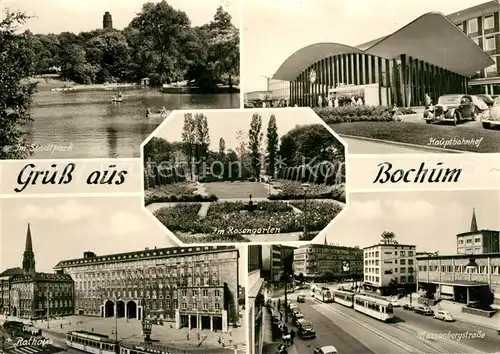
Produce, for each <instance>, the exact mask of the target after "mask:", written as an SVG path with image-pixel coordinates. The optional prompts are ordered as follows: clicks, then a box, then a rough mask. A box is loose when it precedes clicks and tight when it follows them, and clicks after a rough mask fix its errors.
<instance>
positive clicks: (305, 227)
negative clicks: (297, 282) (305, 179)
mask: <svg viewBox="0 0 500 354" xmlns="http://www.w3.org/2000/svg"><path fill="white" fill-rule="evenodd" d="M308 188H309V184H308V183H302V189H303V190H304V231H303V233H304V236H303V237H304V239H307V189H308Z"/></svg>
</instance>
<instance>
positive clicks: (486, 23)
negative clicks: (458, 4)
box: [457, 14, 495, 34]
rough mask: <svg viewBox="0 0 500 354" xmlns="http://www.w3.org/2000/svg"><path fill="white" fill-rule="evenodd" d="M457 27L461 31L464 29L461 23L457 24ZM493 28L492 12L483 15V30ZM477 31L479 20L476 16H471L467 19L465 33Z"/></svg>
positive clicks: (493, 17) (493, 18)
mask: <svg viewBox="0 0 500 354" xmlns="http://www.w3.org/2000/svg"><path fill="white" fill-rule="evenodd" d="M457 27H458V28H460V29H461V30H462V31H463V30H464V26H463V24H461V23H460V24H458V25H457ZM494 28H495V16H494V15H493V14H491V15H488V16H484V18H483V30H484V31H486V30H490V29H494ZM477 32H479V21H478V18H477V17H476V18H472V19H470V20H468V21H467V34H473V33H477Z"/></svg>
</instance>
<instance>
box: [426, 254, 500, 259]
mask: <svg viewBox="0 0 500 354" xmlns="http://www.w3.org/2000/svg"><path fill="white" fill-rule="evenodd" d="M495 257H496V258H500V253H482V254H447V255H438V256H417V260H432V259H454V258H458V259H470V258H474V259H479V258H495Z"/></svg>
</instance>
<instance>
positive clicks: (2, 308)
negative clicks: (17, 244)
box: [0, 267, 24, 315]
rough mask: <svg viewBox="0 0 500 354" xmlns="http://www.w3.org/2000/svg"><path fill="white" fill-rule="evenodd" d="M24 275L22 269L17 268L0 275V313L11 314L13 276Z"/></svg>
mask: <svg viewBox="0 0 500 354" xmlns="http://www.w3.org/2000/svg"><path fill="white" fill-rule="evenodd" d="M19 274H24V271H23V269H22V268H19V267H15V268H9V269H6V270H4V271H3V272H2V273H0V292H1V293H0V313H1V314H7V315H8V314H9V310H10V284H11V279H12V276H14V275H19Z"/></svg>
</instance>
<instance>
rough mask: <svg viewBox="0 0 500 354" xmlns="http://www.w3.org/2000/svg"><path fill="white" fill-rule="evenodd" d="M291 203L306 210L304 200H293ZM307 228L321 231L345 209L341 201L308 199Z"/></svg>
mask: <svg viewBox="0 0 500 354" xmlns="http://www.w3.org/2000/svg"><path fill="white" fill-rule="evenodd" d="M290 204H291V205H293V206H294V207H296V208H297V209H299V210H302V211H304V206H305V205H304V201H302V202H299V201H296V202H291V203H290ZM305 207H306V208H307V229H308V230H310V231H321V230H322V229H324V228H325V227H326V226H327V225H328V224H329V223H330V221H332V219H333V218H335V217H336V216H337V214H338V213H340V212H341V211H342V209H343V205H341V204H339V203H329V202H316V201H312V200H308V201H307V205H306V206H305Z"/></svg>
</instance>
